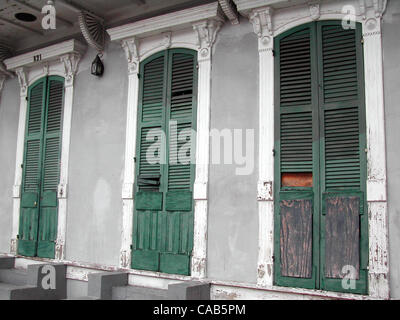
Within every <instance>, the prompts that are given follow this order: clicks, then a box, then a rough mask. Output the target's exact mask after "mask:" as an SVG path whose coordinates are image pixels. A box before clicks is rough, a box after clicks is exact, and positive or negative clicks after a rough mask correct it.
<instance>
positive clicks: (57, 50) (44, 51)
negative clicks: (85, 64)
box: [4, 40, 86, 70]
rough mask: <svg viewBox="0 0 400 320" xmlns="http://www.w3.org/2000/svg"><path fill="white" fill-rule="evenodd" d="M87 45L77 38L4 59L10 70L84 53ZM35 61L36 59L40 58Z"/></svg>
mask: <svg viewBox="0 0 400 320" xmlns="http://www.w3.org/2000/svg"><path fill="white" fill-rule="evenodd" d="M85 50H86V46H85V45H83V44H81V43H80V42H78V41H76V40H68V41H64V42H61V43H58V44H55V45H52V46H49V47H46V48H41V49H38V50H35V51H31V52H28V53H25V54H22V55H19V56H16V57H12V58H9V59H6V60H4V63H5V65H6V66H7V69H8V70H15V69H17V68H20V67H31V66H37V65H39V64H43V63H45V62H49V61H54V60H58V58H59V57H61V56H62V55H65V54H69V53H75V54H78V55H82V54H84V53H85ZM39 57H40V60H38V61H35V58H36V59H39Z"/></svg>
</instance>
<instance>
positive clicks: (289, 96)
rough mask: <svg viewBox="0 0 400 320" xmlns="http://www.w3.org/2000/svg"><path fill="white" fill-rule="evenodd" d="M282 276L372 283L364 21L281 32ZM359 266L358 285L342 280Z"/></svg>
mask: <svg viewBox="0 0 400 320" xmlns="http://www.w3.org/2000/svg"><path fill="white" fill-rule="evenodd" d="M275 50H276V70H279V72H278V75H277V78H276V99H277V103H276V108H277V109H276V112H275V119H276V124H277V125H276V129H275V135H276V137H278V139H277V140H276V165H275V176H276V179H275V197H276V199H277V201H276V204H275V212H276V219H275V282H276V283H277V284H278V285H282V286H294V287H304V288H317V289H325V290H331V291H345V292H353V293H364V292H366V272H365V269H366V265H367V254H368V248H367V246H366V239H367V236H368V235H367V230H366V224H367V221H366V218H365V215H364V209H363V208H364V207H365V191H366V190H365V189H366V187H365V185H366V183H365V181H366V173H365V163H366V159H365V153H364V152H363V151H364V149H365V116H364V109H365V106H364V100H363V99H364V98H363V97H364V91H363V90H364V89H363V73H362V72H363V65H362V46H361V31H360V26H357V29H356V30H344V29H343V28H342V25H341V22H340V21H339V22H336V21H326V22H318V23H310V24H307V25H303V26H300V27H298V28H295V29H293V30H290V31H289V32H286V33H285V34H283V35H281V36H279V37H278V38H276V40H275ZM349 265H351V266H354V270H356V272H355V273H356V275H357V279H358V281H357V288H356V289H347V288H342V278H343V274H342V270H344V269H343V267H345V266H349Z"/></svg>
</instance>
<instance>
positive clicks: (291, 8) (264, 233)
mask: <svg viewBox="0 0 400 320" xmlns="http://www.w3.org/2000/svg"><path fill="white" fill-rule="evenodd" d="M234 2H235V3H236V6H237V8H238V11H239V12H240V13H241V14H242V15H244V16H246V17H248V18H249V20H250V22H251V23H252V24H253V26H254V32H255V33H256V34H257V36H258V39H259V40H258V41H259V56H260V64H259V65H260V75H259V77H260V81H259V83H260V89H259V90H260V92H259V94H260V98H259V101H260V105H259V109H260V110H259V112H260V133H259V134H260V137H259V139H260V140H259V145H260V150H259V182H258V201H259V221H260V226H259V257H258V277H257V284H258V285H259V286H261V287H265V286H271V285H273V220H274V207H273V201H274V199H273V190H272V186H273V183H274V173H273V172H274V165H273V164H274V156H273V148H274V141H273V140H274V139H273V137H274V129H273V128H274V98H273V97H274V58H273V38H274V37H276V36H277V35H279V34H281V33H283V32H285V31H287V30H289V29H291V28H293V27H295V26H298V25H302V24H304V23H308V22H312V21H316V20H329V19H336V20H338V19H339V20H342V19H346V18H348V17H349V12H348V11H346V10H344V8H352V9H354V10H353V13H354V15H353V17H352V18H353V19H354V20H355V21H357V22H361V23H362V27H363V37H364V65H365V92H366V118H367V146H368V148H367V153H368V163H367V169H368V178H367V201H368V213H369V215H368V217H369V295H370V296H371V297H375V298H381V299H388V298H389V296H390V295H389V279H388V278H389V261H388V217H387V196H386V188H387V187H386V186H387V178H386V149H385V148H386V142H385V120H384V91H383V60H382V34H381V18H382V15H383V13H384V12H385V10H386V3H387V1H386V0H374V1H367V0H336V1H332V0H331V1H312V2H309V1H306V0H304V1H298V3H297V2H296V5H294V4H293V3H291V2H290V1H287V0H234ZM346 6H347V7H346Z"/></svg>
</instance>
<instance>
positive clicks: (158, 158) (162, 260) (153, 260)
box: [132, 49, 197, 275]
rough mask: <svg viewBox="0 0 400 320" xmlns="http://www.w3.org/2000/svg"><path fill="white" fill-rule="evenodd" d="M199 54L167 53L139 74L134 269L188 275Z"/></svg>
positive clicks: (157, 56)
mask: <svg viewBox="0 0 400 320" xmlns="http://www.w3.org/2000/svg"><path fill="white" fill-rule="evenodd" d="M196 55H197V53H196V52H195V51H192V50H186V49H171V50H167V51H163V52H160V53H158V54H155V55H153V56H152V57H150V58H148V59H147V60H145V61H144V62H143V63H142V64H141V68H140V97H139V115H138V133H137V137H138V138H137V139H138V141H137V156H136V184H135V212H134V231H133V248H132V268H134V269H143V270H151V271H160V272H164V273H172V274H183V275H189V274H190V258H191V253H192V249H193V227H194V220H193V219H194V216H193V211H194V207H193V206H194V203H193V182H194V174H195V162H194V156H195V135H194V130H195V129H196V102H197V61H196Z"/></svg>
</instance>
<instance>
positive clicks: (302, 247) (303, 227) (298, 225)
mask: <svg viewBox="0 0 400 320" xmlns="http://www.w3.org/2000/svg"><path fill="white" fill-rule="evenodd" d="M280 215H281V230H280V248H281V275H282V276H285V277H295V278H307V279H309V278H311V277H312V201H311V200H283V201H281V202H280Z"/></svg>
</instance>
